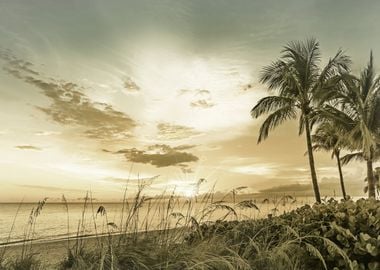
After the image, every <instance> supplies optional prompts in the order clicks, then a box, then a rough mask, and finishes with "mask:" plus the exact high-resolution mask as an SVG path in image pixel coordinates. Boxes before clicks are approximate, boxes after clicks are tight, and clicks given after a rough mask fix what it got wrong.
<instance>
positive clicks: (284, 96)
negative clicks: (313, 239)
mask: <svg viewBox="0 0 380 270" xmlns="http://www.w3.org/2000/svg"><path fill="white" fill-rule="evenodd" d="M320 60H321V54H320V48H319V43H318V42H317V41H316V40H315V39H309V40H307V41H305V42H300V41H294V42H291V43H289V44H288V45H287V46H285V47H284V49H283V50H282V54H281V57H280V58H279V59H278V60H276V61H275V62H273V63H272V64H270V65H269V66H266V67H264V68H263V70H262V73H261V76H260V82H261V83H264V84H267V86H268V90H269V91H271V92H275V93H276V95H271V96H267V97H264V98H263V99H261V100H260V101H259V102H258V103H257V104H256V106H255V107H254V108H253V109H252V110H251V115H252V117H253V118H258V117H260V116H261V115H264V114H269V115H268V117H267V118H266V120H265V121H264V122H263V124H262V126H261V128H260V131H259V137H258V143H260V142H261V141H262V140H264V139H266V138H267V137H268V133H269V131H270V130H272V129H274V128H275V127H277V126H278V125H280V124H281V123H283V122H284V121H286V120H290V119H296V118H297V117H298V118H299V134H302V133H303V132H304V131H306V132H305V133H306V141H307V151H308V156H309V165H310V172H311V178H312V183H313V189H314V195H315V199H316V201H317V202H319V203H320V202H321V196H320V193H319V187H318V181H317V174H316V171H315V164H314V156H313V149H312V143H311V135H310V133H311V129H312V125H311V120H312V119H311V118H310V117H311V113H312V112H313V110H314V107H315V106H316V102H317V100H316V97H318V96H320V94H321V93H324V92H328V91H329V90H331V89H332V88H334V87H335V85H336V84H337V83H338V82H339V74H340V71H342V70H344V71H348V69H349V65H350V59H349V58H348V57H347V56H346V55H344V54H343V53H342V51H338V52H337V54H336V55H335V56H334V57H333V58H332V59H330V60H329V62H328V63H327V65H326V66H325V67H324V68H323V69H321V68H320Z"/></svg>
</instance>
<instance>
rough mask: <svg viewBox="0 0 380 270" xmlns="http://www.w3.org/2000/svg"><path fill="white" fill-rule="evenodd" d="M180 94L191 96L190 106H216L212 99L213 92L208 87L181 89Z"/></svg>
mask: <svg viewBox="0 0 380 270" xmlns="http://www.w3.org/2000/svg"><path fill="white" fill-rule="evenodd" d="M178 95H179V96H190V98H191V101H190V106H191V107H194V108H202V109H207V108H211V107H214V106H215V103H214V102H213V101H212V97H211V92H210V91H209V90H206V89H195V90H189V89H181V90H179V91H178Z"/></svg>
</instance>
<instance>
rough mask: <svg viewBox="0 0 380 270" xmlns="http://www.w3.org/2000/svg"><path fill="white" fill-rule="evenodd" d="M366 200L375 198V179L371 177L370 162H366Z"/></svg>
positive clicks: (371, 167) (371, 168)
mask: <svg viewBox="0 0 380 270" xmlns="http://www.w3.org/2000/svg"><path fill="white" fill-rule="evenodd" d="M367 181H368V198H375V197H376V193H375V177H374V175H373V164H372V160H367Z"/></svg>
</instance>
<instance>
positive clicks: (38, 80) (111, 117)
mask: <svg viewBox="0 0 380 270" xmlns="http://www.w3.org/2000/svg"><path fill="white" fill-rule="evenodd" d="M0 57H1V58H2V59H3V60H5V61H6V65H5V66H4V69H5V70H6V71H7V72H8V73H9V74H11V75H13V76H14V77H16V78H18V79H20V80H23V81H24V82H25V83H28V84H30V85H32V86H35V87H37V88H38V89H40V90H41V92H42V94H44V95H45V96H46V97H47V98H49V99H50V100H51V101H52V103H51V104H50V106H47V107H37V108H38V109H39V110H40V111H42V112H44V113H45V114H46V115H48V116H49V117H50V119H52V120H53V121H54V122H56V123H58V124H61V125H66V126H68V125H69V126H78V127H81V128H84V134H85V136H87V137H89V138H93V139H99V140H107V139H120V138H128V137H131V131H132V130H133V129H134V127H135V126H136V125H137V124H136V122H135V121H134V120H133V119H132V118H130V117H129V116H128V115H126V114H125V113H123V112H120V111H117V110H115V109H114V108H113V107H112V106H111V105H109V104H106V103H99V102H93V101H92V100H90V99H89V98H88V97H87V95H85V94H84V93H83V91H84V89H83V88H82V87H81V86H80V85H78V84H76V83H72V82H67V81H64V80H57V79H46V78H44V77H43V76H42V75H41V74H40V73H39V72H37V71H35V70H34V69H33V68H34V66H33V64H32V63H30V62H27V61H24V60H22V59H18V58H17V57H15V56H13V55H12V54H11V53H9V52H4V51H3V52H1V53H0Z"/></svg>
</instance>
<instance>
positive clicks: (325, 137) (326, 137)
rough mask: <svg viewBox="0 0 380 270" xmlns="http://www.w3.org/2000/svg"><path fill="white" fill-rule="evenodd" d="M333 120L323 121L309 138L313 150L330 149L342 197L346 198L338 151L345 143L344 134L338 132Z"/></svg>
mask: <svg viewBox="0 0 380 270" xmlns="http://www.w3.org/2000/svg"><path fill="white" fill-rule="evenodd" d="M339 132H340V131H339V129H337V128H336V127H335V126H334V124H333V122H325V123H322V124H321V125H319V126H318V128H317V129H316V131H315V133H314V135H312V137H311V139H312V141H313V150H317V151H318V150H323V151H331V158H334V157H335V158H336V161H337V165H338V170H339V180H340V187H341V189H342V195H343V198H344V199H346V198H347V194H346V189H345V187H344V179H343V172H342V164H341V161H340V151H341V149H342V148H343V147H344V145H345V144H347V142H346V140H345V139H344V136H342V134H340V133H339Z"/></svg>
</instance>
